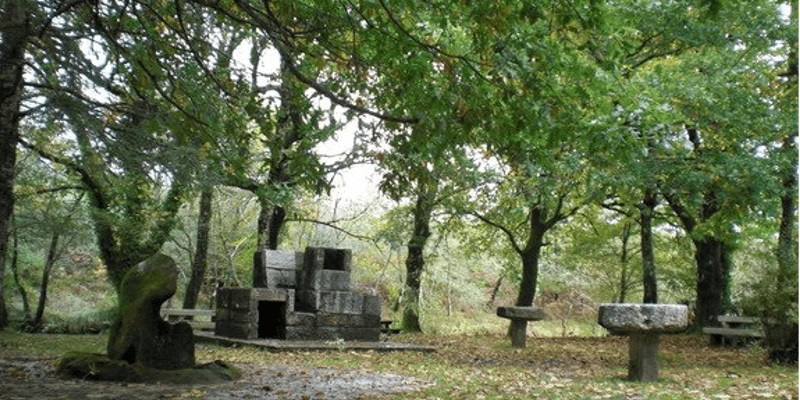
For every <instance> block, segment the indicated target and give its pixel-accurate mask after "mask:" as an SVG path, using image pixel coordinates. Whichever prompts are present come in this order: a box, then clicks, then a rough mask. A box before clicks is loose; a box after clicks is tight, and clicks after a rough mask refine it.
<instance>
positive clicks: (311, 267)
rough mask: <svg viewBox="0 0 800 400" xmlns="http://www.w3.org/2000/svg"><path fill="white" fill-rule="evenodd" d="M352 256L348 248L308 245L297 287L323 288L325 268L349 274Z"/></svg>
mask: <svg viewBox="0 0 800 400" xmlns="http://www.w3.org/2000/svg"><path fill="white" fill-rule="evenodd" d="M352 258H353V257H352V253H351V252H350V250H346V249H330V248H324V247H307V248H306V252H305V254H303V267H302V268H301V270H300V273H299V274H298V276H297V289H298V290H320V289H322V288H323V286H322V274H321V271H323V270H328V271H341V272H346V273H348V274H349V273H350V268H351V266H350V264H351V263H352ZM348 281H349V278H348Z"/></svg>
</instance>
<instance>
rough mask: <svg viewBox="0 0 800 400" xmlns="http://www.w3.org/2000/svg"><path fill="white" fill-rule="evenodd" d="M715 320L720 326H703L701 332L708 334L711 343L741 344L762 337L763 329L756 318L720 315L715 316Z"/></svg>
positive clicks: (720, 344)
mask: <svg viewBox="0 0 800 400" xmlns="http://www.w3.org/2000/svg"><path fill="white" fill-rule="evenodd" d="M717 321H719V322H720V323H721V324H722V326H720V327H706V328H703V333H705V334H708V335H709V342H710V343H711V345H714V346H724V345H728V344H732V345H742V344H746V343H748V342H750V341H754V340H759V339H761V338H763V337H764V329H763V327H762V325H761V320H760V319H758V318H753V317H744V316H739V315H720V316H718V317H717Z"/></svg>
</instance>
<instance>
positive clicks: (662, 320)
mask: <svg viewBox="0 0 800 400" xmlns="http://www.w3.org/2000/svg"><path fill="white" fill-rule="evenodd" d="M597 323H598V324H600V325H601V326H602V327H604V328H606V329H607V330H608V331H609V332H611V333H612V334H617V335H627V336H628V337H629V338H628V346H629V352H628V354H629V358H630V359H629V361H628V379H629V380H632V381H644V382H652V381H656V380H658V362H657V358H658V343H659V335H662V334H669V333H678V332H682V331H684V330H685V329H686V326H687V325H688V323H689V313H688V309H687V307H686V306H685V305H682V304H624V303H623V304H601V305H600V309H599V312H598V315H597Z"/></svg>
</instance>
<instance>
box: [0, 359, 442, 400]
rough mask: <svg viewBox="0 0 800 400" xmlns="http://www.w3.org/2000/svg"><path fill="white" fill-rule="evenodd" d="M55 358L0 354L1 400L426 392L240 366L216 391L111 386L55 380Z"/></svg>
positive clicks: (350, 376)
mask: <svg viewBox="0 0 800 400" xmlns="http://www.w3.org/2000/svg"><path fill="white" fill-rule="evenodd" d="M55 363H56V359H55V358H43V357H40V358H33V357H27V356H24V355H8V354H6V355H2V354H0V399H8V400H22V399H70V400H73V399H93V400H103V399H133V400H139V399H142V400H144V399H180V398H196V399H208V400H222V399H267V400H271V399H275V400H280V399H298V400H314V399H320V400H321V399H325V400H345V399H367V398H374V397H380V396H381V395H387V394H396V393H399V392H408V391H414V390H419V389H422V388H424V387H426V386H428V385H430V383H429V382H425V381H422V380H419V379H416V378H411V377H405V376H400V375H396V374H380V375H378V374H374V373H369V372H365V371H358V370H338V369H329V368H306V367H290V366H279V365H265V364H258V363H252V364H236V367H237V368H240V369H241V370H242V373H243V377H242V379H240V380H239V381H236V382H232V383H225V384H217V385H193V386H189V385H165V384H141V383H110V382H95V381H89V380H78V379H61V378H58V377H56V376H55Z"/></svg>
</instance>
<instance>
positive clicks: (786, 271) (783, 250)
mask: <svg viewBox="0 0 800 400" xmlns="http://www.w3.org/2000/svg"><path fill="white" fill-rule="evenodd" d="M796 139H797V134H795V135H789V136H788V137H787V138H786V139H785V140H784V142H783V145H782V147H783V150H784V151H787V152H789V153H790V154H792V155H793V156H791V157H790V159H791V160H793V162H792V163H791V166H790V167H789V168H786V169H785V170H784V179H783V190H784V191H783V194H782V195H781V222H780V227H779V230H778V247H777V249H776V250H775V253H776V257H777V259H778V285H779V286H781V287H785V286H784V285H786V284H787V283H788V282H792V281H793V280H794V279H796V278H797V236H796V235H797V228H796V221H797V216H796V215H795V213H796V212H797V169H796V168H797V149H795V148H794V143H795V140H796ZM795 299H796V298H795Z"/></svg>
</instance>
